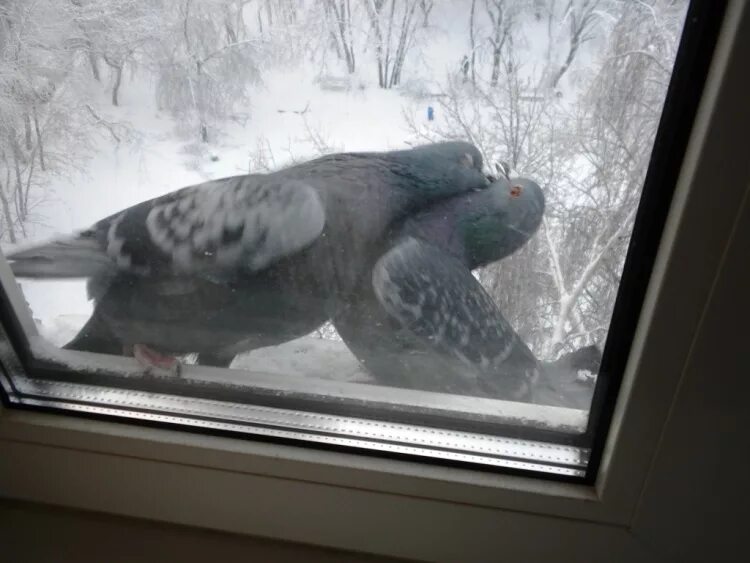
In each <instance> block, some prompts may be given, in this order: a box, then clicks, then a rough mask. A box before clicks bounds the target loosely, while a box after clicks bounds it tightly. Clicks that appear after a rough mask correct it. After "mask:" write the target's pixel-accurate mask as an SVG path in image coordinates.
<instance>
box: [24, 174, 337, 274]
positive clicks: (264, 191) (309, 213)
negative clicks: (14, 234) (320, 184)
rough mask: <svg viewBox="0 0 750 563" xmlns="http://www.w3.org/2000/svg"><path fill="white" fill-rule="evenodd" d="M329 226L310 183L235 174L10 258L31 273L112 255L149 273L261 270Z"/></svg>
mask: <svg viewBox="0 0 750 563" xmlns="http://www.w3.org/2000/svg"><path fill="white" fill-rule="evenodd" d="M324 226H325V211H324V209H323V204H322V203H321V201H320V198H319V196H318V194H317V193H316V191H315V190H314V189H313V188H312V187H310V186H309V185H307V184H306V183H304V182H302V181H298V180H286V181H284V180H279V179H275V178H273V177H270V176H262V175H256V176H235V177H231V178H224V179H221V180H215V181H211V182H205V183H203V184H198V185H195V186H189V187H187V188H183V189H181V190H178V191H176V192H174V193H171V194H168V195H165V196H163V197H160V198H156V199H153V200H149V201H146V202H143V203H140V204H138V205H134V206H133V207H130V208H128V209H126V210H124V211H122V212H120V213H117V214H115V215H112V216H110V217H108V218H106V219H104V220H102V221H100V222H98V223H97V224H96V225H94V226H93V227H92V228H91V229H89V230H87V231H85V232H83V233H80V234H79V235H77V236H76V237H72V238H69V239H65V240H64V241H54V242H53V243H50V244H49V245H47V246H41V247H35V248H34V249H32V250H30V251H27V252H25V253H24V252H20V253H16V254H14V255H12V256H11V257H10V258H11V259H12V260H14V261H15V262H16V263H17V264H18V266H17V267H14V270H15V269H22V268H23V269H25V270H24V273H26V274H27V275H28V272H26V270H29V269H32V268H33V267H36V268H38V269H41V268H42V267H43V266H44V267H45V274H48V273H49V272H48V270H50V269H53V268H57V269H58V270H59V271H60V272H65V273H69V272H70V271H71V270H73V271H75V268H79V269H80V271H81V273H82V274H84V275H93V274H94V273H95V272H94V271H90V270H92V269H93V270H95V271H100V270H101V267H102V264H103V263H104V262H107V261H109V262H110V264H111V265H115V266H116V268H117V269H119V270H121V271H128V272H131V273H135V274H143V275H149V274H154V273H159V272H161V273H167V274H178V275H180V274H183V275H184V274H199V275H200V274H202V273H205V272H210V273H211V275H220V274H221V273H222V272H223V271H237V270H241V269H246V270H247V271H257V270H260V269H262V268H264V267H266V266H267V265H268V264H270V263H271V262H274V261H275V260H278V259H280V258H282V257H285V256H289V255H290V254H293V253H294V252H296V251H298V250H300V249H302V248H304V247H306V246H307V245H309V244H311V243H312V242H313V241H314V240H315V239H316V238H317V237H318V236H319V235H320V233H321V232H322V231H323V227H324ZM32 254H33V256H32ZM66 260H68V262H69V263H66ZM16 274H17V275H19V272H16Z"/></svg>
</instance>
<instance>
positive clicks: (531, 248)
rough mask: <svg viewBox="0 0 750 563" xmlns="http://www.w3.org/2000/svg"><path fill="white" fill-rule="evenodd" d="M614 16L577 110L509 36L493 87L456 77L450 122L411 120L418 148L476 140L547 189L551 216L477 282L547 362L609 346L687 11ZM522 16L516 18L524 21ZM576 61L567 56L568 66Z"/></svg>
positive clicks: (660, 0) (680, 6)
mask: <svg viewBox="0 0 750 563" xmlns="http://www.w3.org/2000/svg"><path fill="white" fill-rule="evenodd" d="M595 4H596V5H597V6H598V8H601V7H602V4H601V3H595ZM553 5H554V2H550V4H547V7H549V6H553ZM592 5H593V4H592V3H587V2H581V3H579V4H575V3H572V2H571V3H568V5H567V7H568V8H569V10H571V9H572V10H574V11H575V10H579V11H577V12H575V13H576V14H577V15H576V16H575V18H579V19H576V21H577V22H579V23H580V21H581V20H580V17H582V16H581V14H584V15H585V14H590V11H586V10H590V9H591V6H592ZM529 8H530V7H529V6H527V7H526V8H525V9H527V10H528V9H529ZM537 8H538V7H537ZM584 8H585V9H586V10H584ZM581 10H584V11H581ZM617 10H618V11H616V12H613V11H610V12H608V13H607V14H606V17H607V18H611V19H614V22H615V23H614V24H613V25H612V29H611V32H610V34H609V36H608V37H607V40H606V43H605V48H604V50H603V52H602V53H601V55H600V57H599V58H598V60H596V61H595V62H594V63H593V64H591V65H589V66H588V67H587V69H586V71H584V72H583V75H582V79H581V82H582V84H584V87H583V89H582V91H581V92H580V93H576V95H575V96H574V97H573V100H572V102H571V101H566V100H564V99H562V100H561V99H558V98H557V97H556V96H550V95H549V94H548V92H549V90H548V89H547V88H546V87H542V88H538V87H537V85H538V84H540V83H542V84H543V82H544V81H543V80H542V79H541V78H542V76H544V75H545V74H547V73H548V70H549V67H545V68H544V69H543V70H542V71H541V75H540V74H539V71H538V70H537V69H534V68H533V67H532V68H529V67H528V65H524V64H523V62H522V61H523V60H524V57H523V54H522V53H519V49H518V48H517V45H522V44H523V43H524V37H522V36H520V35H518V34H517V32H515V33H516V35H514V31H513V28H511V30H510V31H509V34H508V37H507V38H506V40H505V42H504V44H503V45H502V48H501V50H500V53H499V55H498V56H499V63H498V67H499V72H498V75H497V77H498V78H497V83H496V84H495V85H493V84H492V78H493V76H494V73H491V74H490V80H489V81H487V82H485V81H482V80H480V79H479V78H477V81H476V83H475V84H464V83H463V82H461V81H459V80H457V79H456V77H455V76H453V77H451V78H449V80H448V81H447V84H448V86H447V88H446V89H444V90H443V92H442V96H441V97H440V98H439V107H440V111H441V114H442V115H443V116H444V124H443V125H438V126H426V125H425V124H420V123H417V122H416V121H415V120H414V119H413V118H412V119H410V120H409V124H410V128H411V130H412V132H413V134H414V135H415V136H417V137H418V138H421V139H425V140H437V139H443V138H466V139H469V140H470V141H472V142H473V143H474V144H476V145H477V146H478V147H479V148H480V150H481V151H482V153H483V155H484V157H485V159H487V160H488V162H493V161H496V160H503V161H507V162H509V163H510V164H511V166H512V168H513V169H515V170H517V171H518V172H519V173H520V174H522V175H525V176H529V177H532V178H535V179H536V180H537V181H538V182H539V183H540V184H541V185H542V187H543V188H544V190H545V195H546V199H547V211H546V213H545V220H544V223H543V226H542V227H541V229H540V232H539V233H538V235H537V236H536V237H535V239H533V240H532V241H531V242H530V243H529V244H528V245H527V246H526V247H524V248H523V249H522V250H521V251H520V252H519V253H517V254H516V255H514V256H512V257H510V258H506V259H505V260H502V261H501V262H499V263H498V264H494V265H491V266H489V267H487V268H485V269H483V270H482V271H480V272H479V273H478V275H479V278H480V280H481V281H482V283H483V284H484V285H485V287H487V288H488V290H489V291H490V293H491V294H492V295H493V296H494V298H495V299H496V301H497V302H498V304H499V305H500V307H501V309H502V310H503V311H504V313H505V314H506V315H507V316H508V318H509V319H510V320H511V322H512V323H513V325H514V326H515V327H516V328H517V330H519V332H520V333H521V334H522V335H523V336H524V337H525V339H526V340H527V341H528V342H529V343H530V344H531V345H532V347H533V348H534V349H535V351H536V352H537V353H538V354H540V355H541V356H542V357H545V358H554V357H557V356H558V355H559V354H560V353H563V352H565V351H570V350H574V349H576V348H578V347H581V346H585V345H589V344H599V345H601V344H602V343H603V341H604V338H605V337H606V332H607V329H608V326H609V317H610V315H611V310H612V306H613V304H614V299H615V295H616V292H617V288H618V285H619V278H620V272H621V269H622V260H623V258H624V255H625V250H626V248H627V243H628V239H629V234H630V231H631V228H632V224H633V218H634V215H635V209H636V206H637V203H638V201H639V197H640V190H641V187H642V184H643V180H644V178H645V173H646V169H647V166H648V161H649V158H650V154H651V147H652V144H653V140H654V135H655V133H656V127H657V125H658V121H659V117H660V115H661V107H662V103H663V99H664V95H665V94H666V89H667V85H668V81H669V76H670V69H671V67H672V62H673V60H674V56H675V49H676V45H677V37H678V34H679V32H680V30H681V25H682V18H683V17H684V11H685V3H684V2H671V1H667V0H651V1H650V2H639V3H633V4H624V5H622V6H619V7H617ZM523 16H524V12H523V10H521V11H520V12H519V14H518V17H519V18H522V17H523ZM568 17H572V16H570V14H568ZM596 17H604V15H603V12H598V13H597V14H596ZM584 19H585V18H584ZM494 21H497V20H494ZM588 21H589V24H587V25H589V26H590V25H591V23H590V22H591V20H590V19H589V20H588ZM574 28H575V29H577V30H580V29H582V28H583V29H584V31H582V32H581V33H580V34H579V39H578V40H577V41H579V42H581V43H582V42H585V41H586V40H588V39H589V36H588V35H587V33H590V31H588V32H587V31H586V30H587V29H588V30H590V29H591V28H590V27H586V26H583V27H581V25H579V24H576V25H575V26H572V27H571V28H570V29H571V30H572V29H574ZM571 33H572V34H573V35H571V36H575V33H574V32H572V31H571ZM571 45H572V44H571ZM578 48H580V44H579V46H578V47H576V48H573V47H571V50H572V51H575V50H576V49H578ZM574 57H575V52H574V53H573V55H572V56H570V51H568V55H566V58H565V60H566V61H567V60H569V59H571V60H572V58H574ZM493 66H494V63H493ZM561 68H562V67H558V68H557V71H556V72H557V73H558V74H560V73H559V71H560V69H561ZM563 72H565V71H563ZM560 76H561V74H560ZM558 80H559V78H558Z"/></svg>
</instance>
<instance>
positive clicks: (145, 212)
mask: <svg viewBox="0 0 750 563" xmlns="http://www.w3.org/2000/svg"><path fill="white" fill-rule="evenodd" d="M482 165H483V161H482V156H481V153H480V152H479V151H478V150H477V148H476V147H474V146H473V145H471V144H469V143H465V142H461V141H449V142H442V143H434V144H430V145H423V146H419V147H414V148H411V149H407V150H398V151H389V152H363V153H341V154H332V155H327V156H323V157H321V158H318V159H315V160H312V161H309V162H306V163H302V164H297V165H295V166H291V167H289V168H286V169H283V170H280V171H277V172H273V173H269V174H252V175H243V176H234V177H230V178H224V179H220V180H213V181H209V182H205V183H202V184H198V185H194V186H189V187H186V188H183V189H181V190H177V191H175V192H172V193H169V194H167V195H164V196H161V197H157V198H154V199H151V200H148V201H145V202H142V203H139V204H137V205H134V206H132V207H130V208H128V209H125V210H123V211H120V212H118V213H115V214H113V215H111V216H109V217H107V218H105V219H103V220H101V221H99V222H97V223H96V224H94V225H93V226H92V227H91V228H90V229H87V230H85V231H83V232H80V233H78V234H76V235H74V236H72V237H66V238H61V239H58V240H53V241H51V242H49V243H47V244H42V245H40V246H35V247H33V248H30V249H27V250H22V251H19V252H16V253H14V254H12V255H10V256H9V257H8V258H9V260H10V261H11V267H12V269H13V271H14V273H15V275H16V276H18V277H31V278H69V277H85V278H88V292H89V296H90V298H91V299H92V300H93V301H94V302H95V313H94V315H93V316H92V318H91V319H90V321H89V323H88V324H87V325H86V326H85V327H84V328H83V329H82V331H81V333H80V334H79V335H78V336H77V337H76V338H74V340H73V341H72V342H71V343H69V345H68V346H67V348H69V349H77V350H86V351H90V352H100V353H126V354H132V355H134V356H135V357H136V358H137V359H138V360H139V361H141V362H142V363H143V364H144V365H146V366H147V367H149V368H155V369H161V368H165V369H173V368H174V367H175V365H177V366H178V365H179V364H178V363H176V360H175V358H174V356H176V355H182V354H189V353H198V357H199V360H200V358H201V356H203V359H204V360H205V363H211V362H212V361H213V362H214V363H219V364H220V363H222V362H225V361H226V358H230V357H232V356H233V355H234V354H235V353H236V351H237V350H242V351H244V350H248V349H252V348H254V347H260V346H268V345H271V344H274V343H280V342H284V341H286V340H289V339H291V338H293V337H295V335H302V334H306V333H308V332H310V331H311V330H314V329H315V328H316V327H318V326H319V325H320V324H322V323H323V322H324V321H325V320H326V319H328V318H331V317H333V316H335V313H336V311H335V307H337V306H338V304H340V303H344V302H346V297H345V296H347V295H349V294H353V293H354V292H356V290H357V283H358V281H359V280H360V279H362V277H363V274H364V272H365V269H366V268H367V267H368V260H370V257H371V256H372V253H373V248H376V247H379V246H380V244H381V240H382V239H383V238H384V237H385V236H386V235H387V233H388V232H389V229H390V227H391V226H392V225H393V224H395V223H398V222H399V221H402V220H403V219H404V218H405V217H407V216H409V215H410V214H414V213H418V212H419V211H420V210H421V209H422V208H425V207H428V206H429V205H431V204H433V203H435V202H437V201H440V200H441V199H444V198H449V197H451V196H453V195H456V194H461V193H468V192H472V191H479V190H483V189H486V188H487V186H488V184H489V181H488V180H487V177H486V175H485V173H484V172H483V170H482ZM118 348H119V350H118Z"/></svg>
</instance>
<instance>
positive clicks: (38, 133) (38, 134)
mask: <svg viewBox="0 0 750 563" xmlns="http://www.w3.org/2000/svg"><path fill="white" fill-rule="evenodd" d="M31 110H32V113H33V117H34V131H36V145H37V147H39V166H40V167H41V169H42V171H45V170H47V166H46V165H45V163H44V143H42V130H41V127H39V115H38V113H37V110H36V106H35V105H34V106H31Z"/></svg>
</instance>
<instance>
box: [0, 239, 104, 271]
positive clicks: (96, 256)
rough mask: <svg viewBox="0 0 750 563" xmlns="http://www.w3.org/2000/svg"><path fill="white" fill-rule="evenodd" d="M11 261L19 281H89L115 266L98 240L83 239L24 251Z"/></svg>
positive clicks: (61, 241) (13, 255)
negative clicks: (29, 279) (26, 279)
mask: <svg viewBox="0 0 750 563" xmlns="http://www.w3.org/2000/svg"><path fill="white" fill-rule="evenodd" d="M7 259H8V261H9V262H10V267H11V269H12V270H13V273H14V274H15V275H16V277H19V278H42V279H45V278H47V279H53V278H89V277H93V276H96V275H99V274H102V273H104V272H105V271H107V270H110V269H112V267H113V266H114V264H113V262H112V260H111V258H109V257H108V256H107V254H106V253H105V252H104V250H103V249H102V247H101V246H100V244H99V243H98V242H97V241H96V240H95V239H93V238H88V237H82V236H76V237H69V238H64V239H57V240H54V241H52V242H49V243H46V244H42V245H39V246H34V247H32V248H28V249H26V250H20V251H18V252H14V253H12V254H10V255H9V256H7Z"/></svg>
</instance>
